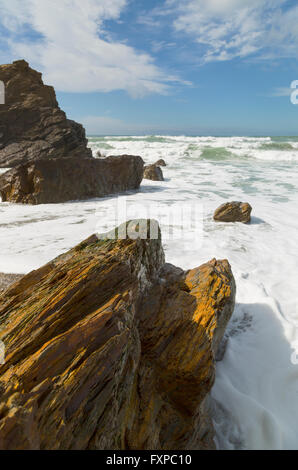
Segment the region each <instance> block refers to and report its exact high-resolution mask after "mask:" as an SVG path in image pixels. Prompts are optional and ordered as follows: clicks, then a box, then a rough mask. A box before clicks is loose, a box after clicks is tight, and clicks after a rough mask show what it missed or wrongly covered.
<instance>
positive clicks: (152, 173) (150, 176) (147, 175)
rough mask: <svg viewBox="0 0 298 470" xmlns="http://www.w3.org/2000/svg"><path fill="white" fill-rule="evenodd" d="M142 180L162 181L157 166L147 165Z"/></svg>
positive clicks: (162, 178) (161, 175) (160, 171)
mask: <svg viewBox="0 0 298 470" xmlns="http://www.w3.org/2000/svg"><path fill="white" fill-rule="evenodd" d="M144 179H146V180H152V181H164V177H163V173H162V170H161V168H160V167H159V166H156V165H148V166H145V168H144Z"/></svg>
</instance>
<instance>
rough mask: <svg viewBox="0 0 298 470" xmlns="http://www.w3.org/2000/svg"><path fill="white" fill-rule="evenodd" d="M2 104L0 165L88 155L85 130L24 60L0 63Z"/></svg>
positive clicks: (5, 166) (52, 90)
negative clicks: (2, 85)
mask: <svg viewBox="0 0 298 470" xmlns="http://www.w3.org/2000/svg"><path fill="white" fill-rule="evenodd" d="M0 80H1V81H2V82H4V84H5V104H4V105H1V106H0V167H2V168H11V167H14V166H16V165H19V164H21V163H26V162H27V161H32V160H39V159H48V158H64V157H66V158H67V157H80V158H85V157H91V156H92V153H91V150H90V149H88V148H87V140H86V136H85V130H84V128H83V127H82V126H81V125H80V124H77V123H76V122H74V121H71V120H69V119H67V118H66V115H65V113H64V112H63V111H61V109H60V108H59V106H58V103H57V100H56V95H55V91H54V88H53V87H50V86H45V85H44V84H43V81H42V76H41V74H40V73H38V72H36V71H35V70H33V69H31V68H30V67H29V65H28V63H27V62H25V61H24V60H20V61H16V62H14V63H13V64H9V65H1V66H0Z"/></svg>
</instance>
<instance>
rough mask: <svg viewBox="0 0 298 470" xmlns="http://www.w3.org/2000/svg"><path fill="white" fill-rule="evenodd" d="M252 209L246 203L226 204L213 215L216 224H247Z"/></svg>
mask: <svg viewBox="0 0 298 470" xmlns="http://www.w3.org/2000/svg"><path fill="white" fill-rule="evenodd" d="M251 211H252V207H251V205H250V204H248V203H247V202H245V203H244V202H236V201H234V202H227V203H225V204H222V205H221V206H220V207H219V208H218V209H217V210H216V211H215V213H214V220H216V221H217V222H242V223H244V224H248V223H249V222H250V220H251Z"/></svg>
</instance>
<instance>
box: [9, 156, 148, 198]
mask: <svg viewBox="0 0 298 470" xmlns="http://www.w3.org/2000/svg"><path fill="white" fill-rule="evenodd" d="M143 166H144V163H143V160H142V158H141V157H138V156H134V155H121V156H115V157H113V156H111V157H108V158H105V159H95V158H60V159H59V158H53V159H44V160H37V161H33V162H30V163H26V164H24V165H19V166H18V167H16V168H13V169H11V170H9V171H7V172H6V173H4V174H3V175H1V176H0V195H1V198H2V201H3V202H5V201H9V202H15V203H24V204H50V203H59V202H66V201H71V200H83V199H89V198H94V197H103V196H106V195H109V194H113V193H119V192H123V191H127V190H132V189H137V188H139V186H140V183H141V181H142V179H143Z"/></svg>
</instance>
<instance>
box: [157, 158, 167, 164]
mask: <svg viewBox="0 0 298 470" xmlns="http://www.w3.org/2000/svg"><path fill="white" fill-rule="evenodd" d="M154 165H155V166H167V164H166V162H165V161H164V160H163V159H162V158H161V159H160V160H158V161H157V162H156V163H154Z"/></svg>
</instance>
